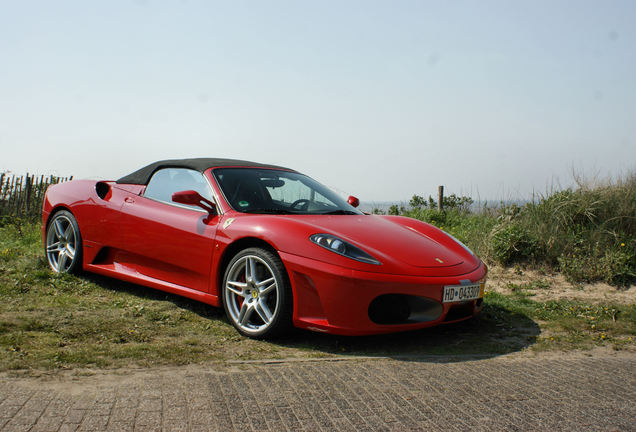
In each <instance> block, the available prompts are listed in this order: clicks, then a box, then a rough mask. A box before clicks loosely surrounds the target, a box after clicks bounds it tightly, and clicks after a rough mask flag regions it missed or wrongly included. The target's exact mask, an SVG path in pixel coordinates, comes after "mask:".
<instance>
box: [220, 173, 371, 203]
mask: <svg viewBox="0 0 636 432" xmlns="http://www.w3.org/2000/svg"><path fill="white" fill-rule="evenodd" d="M213 173H214V177H215V178H216V180H217V182H218V184H219V186H220V187H221V190H222V192H223V195H224V196H225V199H226V200H227V202H228V203H229V204H230V206H232V208H233V209H234V210H236V211H240V212H243V213H263V214H313V215H318V214H334V215H347V214H351V215H360V214H363V213H362V212H361V211H360V210H357V209H356V208H355V207H353V206H351V205H349V204H348V203H347V202H346V201H345V200H344V199H342V198H341V197H340V196H338V195H337V194H336V193H334V192H332V191H331V190H329V189H328V188H327V187H325V186H323V185H321V184H320V183H318V182H316V181H315V180H312V179H311V178H309V177H307V176H305V175H302V174H299V173H296V172H289V171H283V170H275V169H262V168H217V169H215V170H214V171H213Z"/></svg>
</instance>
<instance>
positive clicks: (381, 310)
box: [369, 294, 442, 324]
mask: <svg viewBox="0 0 636 432" xmlns="http://www.w3.org/2000/svg"><path fill="white" fill-rule="evenodd" d="M441 315H442V305H441V303H439V302H437V301H435V300H431V299H429V298H426V297H419V296H413V295H407V294H384V295H381V296H378V297H376V298H375V299H373V301H372V302H371V304H370V305H369V319H371V321H373V322H374V323H376V324H413V323H419V322H427V321H435V320H436V319H438V318H439V317H440V316H441Z"/></svg>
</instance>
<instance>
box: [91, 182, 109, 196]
mask: <svg viewBox="0 0 636 432" xmlns="http://www.w3.org/2000/svg"><path fill="white" fill-rule="evenodd" d="M95 192H97V196H98V197H100V198H101V199H103V200H108V199H110V195H111V191H110V185H109V184H108V183H106V182H97V184H96V185H95Z"/></svg>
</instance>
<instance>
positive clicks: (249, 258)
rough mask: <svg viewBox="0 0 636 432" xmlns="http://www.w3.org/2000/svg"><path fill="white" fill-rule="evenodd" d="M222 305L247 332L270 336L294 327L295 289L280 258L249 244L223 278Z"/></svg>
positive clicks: (255, 336)
mask: <svg viewBox="0 0 636 432" xmlns="http://www.w3.org/2000/svg"><path fill="white" fill-rule="evenodd" d="M222 297H223V307H224V309H225V313H226V314H227V317H228V319H229V320H230V322H231V323H232V325H233V326H234V327H236V329H237V330H238V331H239V332H240V333H242V334H243V335H245V336H249V337H253V338H271V337H273V336H276V335H279V334H281V333H282V332H284V331H285V330H287V329H288V328H289V327H291V318H292V293H291V287H290V284H289V279H288V277H287V273H286V271H285V267H284V266H283V263H282V261H281V260H280V258H279V257H278V256H277V255H276V254H274V253H272V252H270V251H268V250H265V249H261V248H249V249H245V250H243V251H241V252H239V253H238V254H237V255H236V256H235V257H234V258H232V261H230V263H229V265H228V266H227V270H226V271H225V277H224V278H223V295H222Z"/></svg>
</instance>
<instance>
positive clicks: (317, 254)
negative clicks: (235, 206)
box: [217, 212, 481, 276]
mask: <svg viewBox="0 0 636 432" xmlns="http://www.w3.org/2000/svg"><path fill="white" fill-rule="evenodd" d="M220 226H221V228H220V230H219V231H218V232H217V239H223V238H224V237H227V240H224V241H227V242H232V241H237V240H240V239H241V238H245V237H256V238H260V239H262V240H264V241H266V242H268V243H269V244H271V245H272V246H273V247H274V248H275V249H276V250H278V251H280V252H285V253H288V254H293V255H297V256H302V257H307V258H311V259H315V260H319V261H323V262H327V263H330V264H335V265H339V266H342V267H347V268H350V269H352V270H360V271H365V272H378V273H386V274H401V275H413V276H455V275H462V274H465V273H468V272H470V271H472V270H474V269H475V268H477V267H478V266H480V265H481V261H480V260H479V258H477V257H476V256H475V255H473V254H472V253H471V252H469V251H468V250H466V249H464V247H462V246H461V245H460V244H459V243H457V242H456V241H455V240H454V239H453V238H452V237H450V236H449V235H448V234H446V233H444V232H443V231H441V230H440V229H438V228H436V227H434V226H432V225H429V224H427V223H424V222H422V221H419V220H416V219H412V218H407V217H402V216H386V215H255V214H252V215H248V214H245V213H243V214H241V213H238V212H237V213H232V214H228V215H226V216H224V219H223V220H222V221H221V222H220ZM313 234H332V235H335V236H337V237H340V238H341V239H343V240H345V241H347V242H349V243H352V244H353V245H355V246H357V247H359V248H361V249H362V250H364V251H365V252H367V253H369V254H371V256H373V257H374V258H376V259H377V260H379V261H380V262H381V265H375V264H370V263H364V262H360V261H356V260H353V259H351V258H347V257H344V256H341V255H339V254H336V253H333V252H331V251H329V250H327V249H325V248H323V247H321V246H318V245H316V244H314V243H312V242H311V241H310V239H309V237H310V236H311V235H313Z"/></svg>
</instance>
